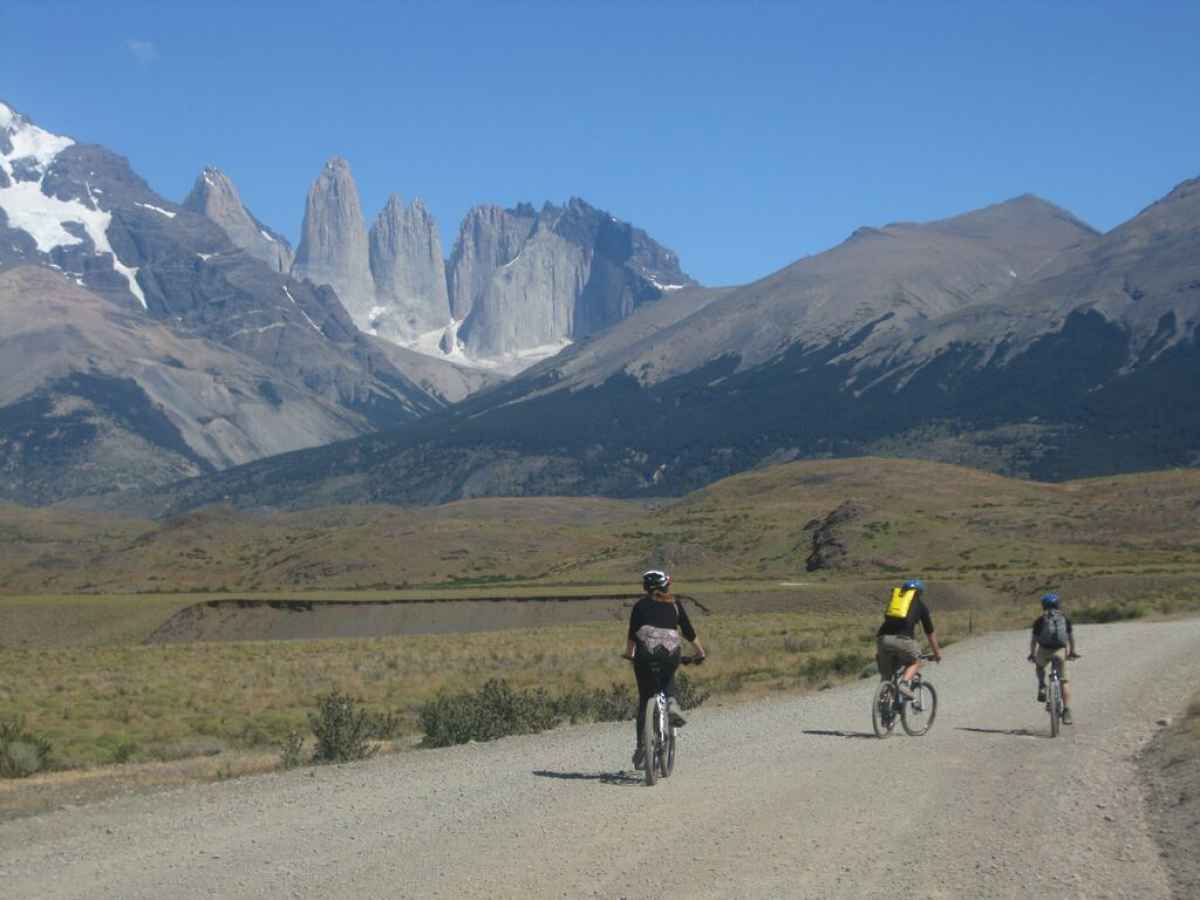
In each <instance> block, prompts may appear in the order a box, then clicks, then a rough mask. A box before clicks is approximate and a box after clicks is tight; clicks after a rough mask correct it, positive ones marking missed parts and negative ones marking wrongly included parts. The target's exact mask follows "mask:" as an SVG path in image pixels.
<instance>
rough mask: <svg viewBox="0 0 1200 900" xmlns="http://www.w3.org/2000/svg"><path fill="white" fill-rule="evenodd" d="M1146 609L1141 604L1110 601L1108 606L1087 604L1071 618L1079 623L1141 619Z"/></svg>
mask: <svg viewBox="0 0 1200 900" xmlns="http://www.w3.org/2000/svg"><path fill="white" fill-rule="evenodd" d="M1145 614H1146V611H1145V610H1144V609H1142V608H1141V607H1140V606H1122V605H1121V604H1119V603H1110V604H1108V605H1107V606H1085V607H1083V608H1082V609H1078V610H1075V611H1074V612H1073V613H1071V614H1070V615H1071V619H1072V620H1073V621H1075V622H1079V623H1088V622H1091V623H1095V624H1098V625H1106V624H1108V623H1109V622H1123V621H1126V620H1128V619H1140V618H1141V617H1142V616H1144V615H1145Z"/></svg>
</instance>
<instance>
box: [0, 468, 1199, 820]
mask: <svg viewBox="0 0 1200 900" xmlns="http://www.w3.org/2000/svg"><path fill="white" fill-rule="evenodd" d="M846 501H851V502H852V503H853V504H855V506H856V508H857V509H858V514H857V515H856V516H854V517H852V518H851V519H850V520H848V521H846V522H845V523H843V524H842V525H840V526H838V528H837V529H836V536H837V539H838V540H839V541H840V542H841V543H842V545H843V546H844V547H845V554H844V558H842V559H840V560H839V561H838V562H837V564H836V565H835V566H834V567H832V568H827V569H821V570H818V571H816V572H806V571H805V568H806V566H805V561H806V559H807V558H808V555H809V553H810V552H811V549H812V537H813V533H814V530H815V529H814V527H813V524H812V523H814V522H817V523H819V522H821V521H823V520H824V519H825V517H826V516H828V514H829V513H830V512H831V511H832V510H834V509H835V508H837V507H838V506H840V505H841V504H843V503H844V502H846ZM1198 510H1200V472H1196V471H1177V472H1163V473H1151V474H1147V475H1137V476H1129V477H1121V478H1106V479H1098V480H1090V481H1081V482H1073V483H1067V484H1056V485H1045V484H1036V483H1031V482H1023V481H1015V480H1011V479H1005V478H1002V477H999V476H995V475H989V474H985V473H979V472H975V471H971V470H966V469H960V468H956V467H952V466H943V465H938V464H935V463H929V462H919V461H908V460H837V461H828V462H805V463H796V464H790V465H785V466H778V467H774V468H771V469H766V470H763V471H759V472H752V473H748V474H745V475H741V476H737V477H735V478H732V479H728V480H727V481H724V482H720V483H718V484H716V485H713V486H711V487H710V488H708V489H705V490H703V491H699V492H697V493H695V494H693V495H690V496H688V497H685V498H682V499H680V500H677V501H673V502H660V503H657V504H647V503H641V502H620V501H610V500H595V499H587V498H583V499H579V498H550V499H537V498H534V499H528V500H514V499H498V500H476V501H464V502H461V503H455V504H450V505H448V506H445V507H440V508H433V509H399V508H390V507H363V508H344V509H342V508H339V509H326V510H315V511H309V512H305V513H292V514H247V513H235V512H233V511H231V510H228V509H213V510H205V511H201V512H199V513H195V514H193V515H189V516H185V517H182V518H180V519H176V520H171V521H167V522H140V521H136V520H120V519H111V518H105V517H97V516H91V515H89V514H83V513H71V512H64V511H57V510H40V511H31V510H23V509H19V508H6V509H2V510H0V585H3V590H4V591H6V592H7V593H6V594H4V595H0V716H5V715H12V714H18V713H19V714H22V715H23V716H24V717H25V720H26V723H27V725H28V726H29V727H30V728H31V729H34V730H36V731H38V732H39V733H41V734H44V735H46V736H47V737H49V738H50V740H51V742H52V744H53V746H54V752H55V760H56V762H57V763H58V764H59V765H61V766H89V765H97V764H102V763H107V762H114V761H115V762H120V761H139V760H156V759H158V760H169V759H173V758H182V757H186V756H189V755H195V754H202V753H213V752H220V753H224V752H226V751H229V750H242V751H260V752H261V751H262V750H263V749H264V748H270V747H272V746H274V745H275V744H276V743H278V742H279V741H281V740H282V739H283V737H284V735H286V733H287V732H288V731H289V730H290V729H293V728H296V727H299V726H302V725H303V723H304V720H305V715H306V714H307V712H309V711H310V710H311V709H312V708H313V707H314V704H315V699H316V697H317V696H318V695H319V694H321V693H324V692H327V691H329V690H331V689H333V688H335V687H336V688H339V689H341V690H343V691H346V692H348V693H350V694H352V695H354V696H356V697H359V698H361V699H362V700H363V701H364V702H365V703H366V704H367V705H368V706H369V707H371V708H372V709H376V710H379V711H396V712H398V713H399V714H400V715H401V716H402V717H403V719H404V721H405V722H407V723H408V725H409V727H410V728H415V715H414V711H415V708H416V706H417V705H418V704H419V703H421V702H422V701H423V700H425V699H428V698H429V697H431V696H433V695H434V694H436V693H437V692H439V691H443V690H463V689H471V688H475V687H478V686H479V685H480V684H482V683H483V682H484V681H486V680H487V679H489V678H493V677H500V678H505V679H507V680H509V681H510V682H511V683H512V684H514V685H515V686H517V687H526V686H533V685H545V686H548V687H549V688H551V689H562V688H568V687H571V686H574V685H579V686H584V687H604V686H607V685H608V684H610V683H612V682H614V681H618V682H620V681H626V680H628V679H629V673H628V672H627V671H626V669H625V666H624V664H623V663H621V662H620V661H619V660H617V659H616V653H617V652H618V650H619V649H620V646H621V643H622V635H621V627H620V623H614V622H595V623H580V624H573V625H553V624H551V625H547V626H546V627H542V628H536V629H511V630H505V631H497V632H489V633H467V634H458V635H453V636H448V635H444V634H442V635H406V636H397V637H387V638H376V639H354V640H316V641H272V642H243V643H194V644H183V645H179V644H176V645H158V646H144V645H142V643H141V642H142V641H144V640H145V638H146V637H147V636H148V635H149V634H150V632H152V631H153V630H154V629H155V628H156V627H157V626H158V625H160V624H161V623H162V622H163V621H164V620H165V619H167V618H168V617H169V616H170V615H171V614H172V613H174V612H176V611H178V610H179V609H181V608H183V607H185V606H187V605H189V604H191V603H194V602H197V601H199V600H205V599H212V598H214V596H215V597H221V596H229V597H255V598H263V599H270V598H278V599H288V598H294V597H298V596H299V597H304V598H306V599H328V600H362V599H374V598H378V599H390V598H398V597H410V598H428V597H444V598H449V597H480V596H494V595H496V594H520V595H524V596H531V595H538V594H543V595H555V596H567V595H571V594H589V593H604V592H617V593H626V592H628V591H629V590H630V589H631V587H634V586H635V585H631V584H630V580H629V579H630V575H631V574H633V575H635V576H636V573H637V572H638V571H639V570H640V569H641V568H643V567H644V566H646V565H650V564H663V565H667V566H669V567H670V568H671V569H672V570H674V571H675V572H676V573H677V575H678V577H679V588H680V589H681V590H683V591H686V592H688V593H692V594H695V595H696V596H698V597H700V598H701V599H705V600H708V601H710V602H711V605H712V608H713V609H714V610H716V614H714V615H711V616H700V617H698V621H697V625H698V627H700V629H701V631H702V634H703V636H704V639H705V643H706V646H707V647H708V649H709V650H710V653H711V662H710V663H709V664H708V665H706V666H705V667H704V668H703V669H701V670H699V671H698V672H697V673H696V677H697V678H698V679H700V680H701V681H703V682H704V684H705V685H706V686H707V687H708V688H710V689H714V690H716V691H718V692H719V693H720V694H723V695H725V696H735V695H741V696H748V695H749V696H752V695H755V694H758V693H762V692H766V691H771V690H779V689H788V690H792V689H819V688H820V687H822V686H823V685H825V684H827V683H830V682H831V681H833V680H836V679H838V678H843V677H857V675H858V674H859V672H861V670H862V668H864V667H865V666H867V664H868V663H869V661H870V659H871V657H872V652H873V648H872V633H873V630H874V626H875V625H876V623H877V617H878V614H879V611H878V607H879V604H880V603H881V601H882V597H883V593H884V590H885V588H886V586H887V585H888V584H889V583H891V582H893V581H894V580H895V579H896V578H897V577H898V575H899V573H902V572H903V573H905V574H907V573H913V574H920V575H922V576H923V577H925V578H926V580H927V581H928V582H929V584H930V596H931V599H932V601H933V605H934V608H935V610H936V614H937V619H938V626H939V631H940V632H941V633H942V636H943V637H944V638H948V639H950V640H955V639H959V638H961V637H963V636H965V635H966V634H967V633H968V632H969V631H971V630H974V631H981V630H986V629H989V628H998V627H1024V626H1025V625H1026V624H1027V622H1028V620H1030V619H1031V618H1032V616H1033V615H1034V609H1035V604H1036V596H1037V594H1038V593H1040V592H1041V591H1043V590H1045V589H1047V588H1051V587H1055V588H1059V589H1061V590H1062V591H1063V593H1064V596H1065V597H1066V598H1067V604H1068V607H1069V609H1073V610H1077V611H1078V610H1082V609H1083V608H1087V609H1089V610H1090V612H1089V613H1087V614H1086V615H1091V616H1092V617H1093V618H1105V617H1110V618H1121V617H1123V616H1128V615H1143V614H1149V615H1173V614H1181V613H1185V612H1188V611H1194V610H1196V609H1198V608H1200V593H1198V589H1197V587H1196V585H1197V584H1200V580H1198V578H1197V576H1200V522H1198V521H1197V519H1198V515H1200V514H1198ZM775 596H777V597H779V598H780V601H781V602H780V604H779V605H778V608H775V607H773V606H772V604H771V603H765V604H764V603H762V602H757V601H756V602H751V598H752V597H753V598H759V599H761V598H763V597H767V598H768V599H771V598H773V597H775ZM2 802H3V801H2V800H0V804H2Z"/></svg>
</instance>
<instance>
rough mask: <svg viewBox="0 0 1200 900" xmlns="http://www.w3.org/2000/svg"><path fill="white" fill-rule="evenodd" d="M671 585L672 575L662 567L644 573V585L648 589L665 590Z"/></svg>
mask: <svg viewBox="0 0 1200 900" xmlns="http://www.w3.org/2000/svg"><path fill="white" fill-rule="evenodd" d="M670 586H671V576H670V575H668V574H667V573H666V572H663V571H662V570H661V569H651V570H650V571H648V572H643V573H642V587H643V588H644V589H645V590H646V591H647V592H650V591H665V590H666V589H667V588H668V587H670Z"/></svg>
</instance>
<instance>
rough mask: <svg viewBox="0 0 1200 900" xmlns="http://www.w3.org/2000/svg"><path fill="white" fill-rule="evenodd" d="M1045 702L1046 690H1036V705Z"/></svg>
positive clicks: (1042, 688) (1041, 688)
mask: <svg viewBox="0 0 1200 900" xmlns="http://www.w3.org/2000/svg"><path fill="white" fill-rule="evenodd" d="M1045 702H1046V689H1045V688H1044V687H1040V688H1038V703H1045Z"/></svg>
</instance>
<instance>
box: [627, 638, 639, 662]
mask: <svg viewBox="0 0 1200 900" xmlns="http://www.w3.org/2000/svg"><path fill="white" fill-rule="evenodd" d="M636 654H637V641H635V640H634V639H633V638H629V639H628V640H627V641H625V657H626V658H627V659H633V657H634V656H635V655H636Z"/></svg>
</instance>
